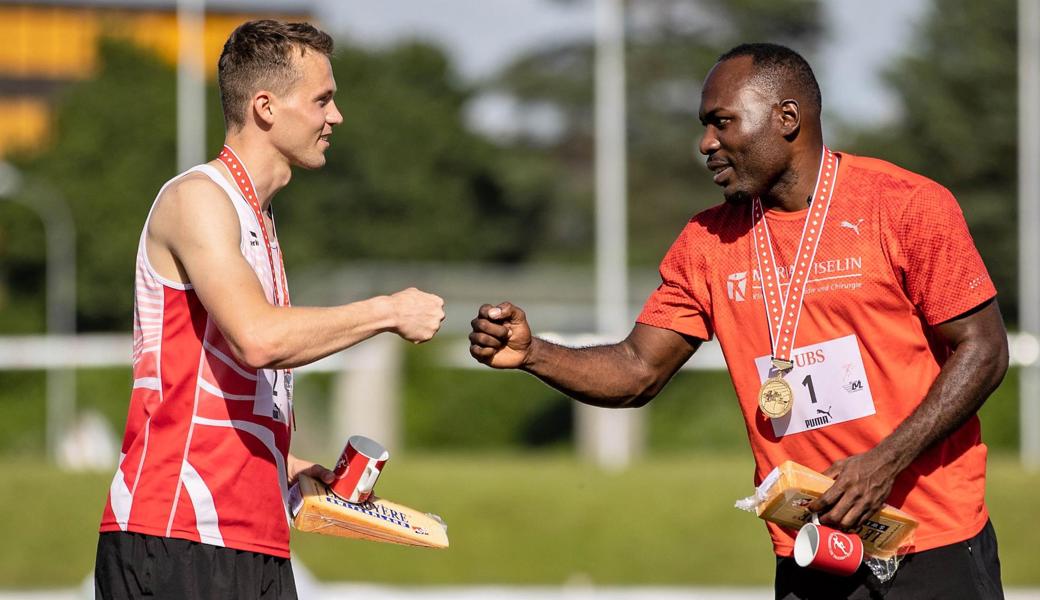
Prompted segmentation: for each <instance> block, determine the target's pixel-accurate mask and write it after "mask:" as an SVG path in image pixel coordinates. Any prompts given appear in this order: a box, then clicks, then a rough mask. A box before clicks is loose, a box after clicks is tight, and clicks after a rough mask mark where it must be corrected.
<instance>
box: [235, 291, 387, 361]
mask: <svg viewBox="0 0 1040 600" xmlns="http://www.w3.org/2000/svg"><path fill="white" fill-rule="evenodd" d="M394 324H395V321H394V314H393V310H392V308H391V306H390V300H389V297H386V296H379V297H376V298H370V299H368V300H362V301H359V302H353V303H351V304H345V305H342V306H333V307H276V306H272V307H270V310H269V314H268V315H267V318H263V319H259V320H258V321H257V322H256V325H255V326H254V327H253V330H252V331H251V332H249V333H248V334H247V335H246V336H244V338H245V339H243V340H242V341H241V342H239V343H238V345H239V347H238V348H237V350H238V352H239V354H240V358H242V359H243V360H244V361H245V362H246V363H247V364H249V365H250V366H252V367H254V368H268V369H285V368H293V367H298V366H300V365H306V364H309V363H312V362H314V361H316V360H319V359H321V358H324V357H326V356H328V355H330V354H333V353H335V352H338V351H340V350H343V349H344V348H349V347H350V346H353V345H355V344H357V343H359V342H362V341H364V340H366V339H368V338H370V337H372V336H374V335H376V334H377V333H380V332H383V331H388V330H389V329H391V328H392V327H393V326H394Z"/></svg>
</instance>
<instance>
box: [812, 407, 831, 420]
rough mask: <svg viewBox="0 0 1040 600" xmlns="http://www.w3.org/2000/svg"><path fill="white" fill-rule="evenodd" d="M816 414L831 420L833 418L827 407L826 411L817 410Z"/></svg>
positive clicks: (829, 408)
mask: <svg viewBox="0 0 1040 600" xmlns="http://www.w3.org/2000/svg"><path fill="white" fill-rule="evenodd" d="M816 412H817V414H821V415H827V416H828V417H830V418H831V419H833V418H834V416H833V415H832V414H831V407H829V406H828V407H827V410H823V409H822V408H817V409H816Z"/></svg>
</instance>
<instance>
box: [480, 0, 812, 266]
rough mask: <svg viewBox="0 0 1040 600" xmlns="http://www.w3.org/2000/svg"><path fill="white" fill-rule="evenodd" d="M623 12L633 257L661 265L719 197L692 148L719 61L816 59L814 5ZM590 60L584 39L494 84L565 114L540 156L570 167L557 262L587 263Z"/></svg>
mask: <svg viewBox="0 0 1040 600" xmlns="http://www.w3.org/2000/svg"><path fill="white" fill-rule="evenodd" d="M627 7H628V8H627V10H628V17H629V19H628V23H629V25H628V31H627V36H628V37H627V40H626V86H627V87H626V103H627V106H626V111H627V112H626V119H627V126H628V131H627V143H628V197H629V209H628V223H629V224H628V231H629V236H630V241H629V256H630V260H631V262H632V263H635V264H657V263H658V261H660V259H661V256H663V255H664V253H665V251H666V250H667V248H668V246H669V245H670V244H671V242H672V241H673V240H674V239H675V236H676V235H677V234H678V232H679V230H680V229H681V228H682V226H683V224H685V222H686V221H687V219H689V217H690V216H692V215H693V214H694V213H695V212H697V211H699V210H701V209H704V208H707V207H708V206H712V205H714V204H718V203H719V202H721V200H722V197H721V194H720V193H719V191H718V188H717V187H716V186H714V185H713V184H712V183H711V178H710V177H709V176H708V171H707V170H706V169H704V168H703V157H701V156H700V154H699V153H698V151H697V146H696V144H697V141H698V139H699V137H700V135H701V131H702V128H701V126H700V124H699V123H698V120H697V110H698V106H699V104H700V86H701V81H702V80H703V78H704V77H705V75H707V72H708V71H709V69H710V68H711V67H712V65H713V64H714V63H715V60H716V59H717V58H718V56H719V55H720V54H722V53H723V52H725V51H726V50H728V49H729V48H731V47H732V46H734V45H736V44H738V43H741V42H747V41H774V42H780V43H785V44H788V45H791V46H792V47H794V48H796V49H798V50H800V51H802V52H804V53H806V54H807V55H808V56H810V57H811V56H812V54H813V50H814V48H815V46H816V43H817V40H818V39H819V38H820V36H821V34H822V27H821V23H820V15H819V3H818V2H815V1H800V0H799V1H791V2H770V1H766V0H739V1H725V2H723V1H722V0H703V1H701V2H689V1H688V0H665V1H661V0H646V1H638V0H637V1H634V2H628V3H627ZM593 61H594V48H593V47H592V45H591V43H589V42H575V43H567V44H561V45H557V46H550V47H546V48H542V49H539V50H537V51H535V52H534V53H532V54H530V55H528V56H525V57H522V58H521V59H519V60H517V61H516V62H515V63H513V64H512V65H511V66H510V67H508V68H507V69H506V70H505V71H504V72H503V73H502V74H501V75H500V76H499V77H498V78H497V79H496V80H495V81H494V82H493V83H492V87H494V88H495V89H497V90H499V91H502V92H504V93H508V94H511V95H514V96H515V97H517V98H518V99H520V100H521V101H522V102H523V103H524V106H526V107H528V108H529V109H534V108H538V107H544V106H551V107H554V108H555V109H556V110H558V111H559V113H560V114H561V116H562V117H563V122H564V125H563V131H562V133H561V135H560V136H559V138H558V139H556V140H555V141H553V142H552V143H550V144H549V145H548V146H547V147H546V148H544V151H547V152H548V153H549V154H550V155H551V156H553V157H554V158H555V159H556V161H557V162H559V163H560V164H564V165H567V166H568V170H567V171H566V172H565V173H564V174H563V175H564V177H565V180H563V181H562V182H561V184H560V185H561V187H562V188H563V189H564V190H565V193H566V195H567V198H568V202H567V203H565V204H560V205H557V206H554V207H553V210H554V211H555V212H554V217H553V218H552V219H551V222H552V229H551V230H550V231H549V235H550V239H551V240H552V244H551V245H550V246H549V248H548V249H547V251H546V252H544V253H543V254H545V255H548V256H549V257H551V258H553V259H557V260H587V259H588V258H589V252H590V249H591V248H592V247H593V235H594V231H593V230H592V229H591V228H589V227H588V225H587V224H588V223H590V222H592V198H593V177H592V172H591V171H592V168H593V167H592V159H593V151H594V150H593V144H594V132H593V124H594V123H593V120H594V118H593V117H594V113H593ZM519 143H521V144H530V145H531V146H535V147H538V146H540V145H541V144H542V142H539V141H538V140H535V139H521V140H520V142H519Z"/></svg>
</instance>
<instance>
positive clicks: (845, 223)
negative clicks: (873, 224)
mask: <svg viewBox="0 0 1040 600" xmlns="http://www.w3.org/2000/svg"><path fill="white" fill-rule="evenodd" d="M862 222H863V219H860V220H858V221H856V222H855V223H850V222H849V221H842V222H841V226H842V227H845V228H847V229H851V230H853V231H855V232H856V235H859V225H860V223H862Z"/></svg>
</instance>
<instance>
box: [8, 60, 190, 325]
mask: <svg viewBox="0 0 1040 600" xmlns="http://www.w3.org/2000/svg"><path fill="white" fill-rule="evenodd" d="M101 56H102V60H101V67H100V70H99V72H98V73H97V76H96V77H95V78H94V79H92V80H89V81H85V82H83V83H79V84H75V85H72V86H70V87H69V88H67V89H66V90H64V93H63V95H62V97H61V98H60V100H59V104H58V110H57V112H56V117H55V130H54V139H55V140H56V143H55V144H54V145H53V146H52V147H50V148H49V149H46V150H44V151H43V152H42V153H40V154H37V155H35V156H32V157H30V158H21V159H19V158H18V157H15V158H14V162H15V164H17V165H18V166H19V167H20V168H21V169H22V170H23V172H24V174H25V176H26V177H27V178H35V179H38V180H40V181H43V182H45V183H46V184H48V185H49V186H51V187H53V188H54V189H55V190H56V191H57V192H58V193H60V194H61V195H62V196H64V197H65V199H66V200H67V201H68V203H69V206H70V208H71V210H72V214H73V218H74V219H75V221H76V236H77V239H76V246H77V255H78V256H77V279H78V283H77V297H78V298H77V300H78V311H77V312H78V314H77V320H78V322H79V327H80V329H84V330H92V329H129V327H130V325H131V323H132V321H131V312H130V310H131V305H132V302H133V296H132V291H131V290H132V286H133V272H134V254H135V251H136V248H137V240H138V236H139V235H140V233H141V224H142V223H143V222H144V218H145V215H146V213H147V210H148V206H149V204H150V202H151V199H152V198H154V197H155V193H156V191H157V185H158V184H160V183H161V182H162V180H163V179H164V178H167V177H170V176H172V175H173V173H174V162H175V159H174V156H175V154H174V151H175V143H176V141H175V139H176V138H175V129H174V128H175V104H174V103H175V97H176V96H175V93H174V75H173V72H172V71H171V70H170V69H169V68H168V67H166V66H165V65H163V64H162V63H161V62H160V61H159V59H158V58H156V57H153V56H151V55H149V54H145V53H143V52H141V51H139V50H137V49H135V48H133V47H131V46H128V45H126V44H125V43H120V42H112V41H105V42H103V43H102V48H101ZM4 223H5V225H4V226H5V228H6V229H5V234H6V236H7V237H8V238H9V241H8V243H7V247H8V248H9V249H17V250H18V252H17V253H14V254H6V253H5V254H4V255H3V257H2V258H3V262H4V263H6V264H10V265H12V267H10V268H12V269H21V270H29V271H31V272H32V273H33V274H34V275H35V277H36V278H38V279H39V280H40V281H42V279H43V277H44V268H45V267H44V256H43V253H44V247H43V244H42V243H41V241H42V240H39V234H38V233H36V234H34V233H33V229H35V228H32V229H29V228H23V227H19V226H17V225H16V224H15V223H13V222H12V223H11V224H10V225H7V223H8V222H7V221H5V222H4ZM37 228H38V226H37ZM33 235H35V236H36V238H37V240H38V241H36V242H34V241H33V239H32V238H31V237H29V236H33ZM29 283H30V282H28V281H25V280H24V278H23V279H22V280H21V281H18V280H8V285H13V286H14V287H15V289H19V288H21V286H22V285H23V284H24V285H29ZM41 287H42V284H35V285H31V287H29V288H27V289H34V290H36V289H39V288H41ZM38 298H39V302H40V304H42V302H43V299H42V291H40V292H39V296H38ZM14 318H15V319H17V317H14Z"/></svg>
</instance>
